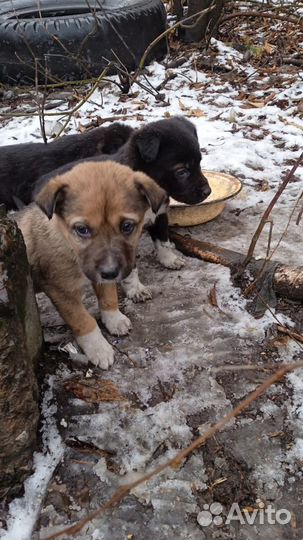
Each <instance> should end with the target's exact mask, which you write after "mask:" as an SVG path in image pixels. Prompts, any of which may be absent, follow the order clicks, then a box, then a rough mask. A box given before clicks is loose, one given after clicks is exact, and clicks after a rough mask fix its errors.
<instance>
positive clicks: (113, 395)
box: [64, 379, 124, 403]
mask: <svg viewBox="0 0 303 540" xmlns="http://www.w3.org/2000/svg"><path fill="white" fill-rule="evenodd" d="M64 388H65V390H67V391H68V392H71V394H73V395H74V396H75V397H76V398H78V399H83V401H86V402H87V403H100V402H101V401H122V400H123V399H124V398H123V396H122V395H121V394H120V392H119V390H118V389H117V388H116V386H115V385H114V383H113V382H111V381H109V380H107V379H70V380H69V381H66V382H65V383H64Z"/></svg>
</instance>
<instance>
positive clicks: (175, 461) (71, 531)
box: [39, 362, 303, 540]
mask: <svg viewBox="0 0 303 540" xmlns="http://www.w3.org/2000/svg"><path fill="white" fill-rule="evenodd" d="M302 366H303V362H296V363H294V364H287V365H285V364H284V365H282V366H280V369H278V370H277V371H276V372H275V373H274V374H273V375H271V376H270V377H268V378H267V379H265V381H264V382H263V383H262V384H260V385H259V386H258V387H257V388H256V389H255V390H254V391H253V392H252V393H251V394H249V395H248V396H246V398H244V399H243V400H242V401H240V403H239V404H238V405H237V406H236V407H235V408H234V409H232V410H231V411H229V412H228V413H227V414H226V415H225V416H223V418H221V419H220V420H219V421H218V422H217V423H216V424H214V425H213V426H212V427H210V428H209V429H208V430H207V431H206V432H205V433H204V435H201V436H200V437H198V438H197V439H195V440H194V441H193V442H192V443H191V444H190V445H189V446H187V447H186V448H184V450H181V451H180V452H178V453H177V454H176V455H175V457H173V458H171V459H169V460H168V461H166V462H165V463H162V464H161V465H158V466H157V467H155V468H154V469H153V470H152V471H150V472H148V473H146V474H143V475H142V476H140V477H139V478H138V479H137V480H134V481H133V482H130V483H129V484H125V485H124V486H123V485H122V486H121V487H120V488H119V489H118V490H117V491H116V492H115V493H114V494H113V496H112V497H111V498H110V499H109V500H108V501H107V502H106V503H105V504H104V505H103V506H100V507H99V508H97V509H96V510H94V511H93V512H91V513H90V514H88V515H87V516H86V517H84V518H83V519H80V520H79V521H78V522H77V523H74V524H73V525H71V526H69V527H65V528H64V529H61V531H57V532H55V533H53V534H50V535H49V536H46V537H44V538H43V536H41V535H39V538H40V539H41V540H42V538H43V540H54V539H55V538H59V537H60V536H62V535H64V536H73V535H75V534H77V533H78V532H79V531H81V529H82V528H83V527H84V525H87V524H88V523H89V522H90V521H92V520H93V519H95V518H97V517H99V516H101V515H102V514H103V513H104V512H105V511H106V510H109V509H110V508H113V507H114V506H116V505H117V504H118V503H119V502H120V501H121V500H122V499H123V498H124V497H125V496H126V495H128V494H129V493H130V492H131V491H132V490H133V489H135V488H136V487H137V486H139V485H141V484H143V483H145V482H147V481H148V480H150V479H151V478H153V477H154V476H156V475H158V474H160V473H162V472H163V471H164V470H166V469H168V468H170V467H174V468H175V467H178V466H180V464H181V462H182V461H183V459H184V458H186V457H187V456H188V455H190V454H191V453H192V452H193V451H194V450H195V449H196V448H199V447H200V446H201V445H202V444H205V443H206V441H207V440H208V439H210V438H211V437H213V436H214V435H215V434H216V433H218V432H219V431H221V430H222V429H223V428H224V427H225V426H226V425H227V424H228V423H229V422H230V421H231V420H232V419H233V418H235V417H237V416H238V415H239V414H240V413H242V412H243V411H244V410H245V409H247V407H249V405H251V403H253V402H254V401H255V400H256V399H258V398H259V397H260V396H262V395H263V394H264V393H265V392H266V391H267V390H268V388H269V387H270V386H271V385H273V384H275V383H277V382H278V381H280V380H281V379H282V378H283V377H284V376H285V375H286V374H287V373H290V372H291V371H293V370H294V369H297V368H300V367H302Z"/></svg>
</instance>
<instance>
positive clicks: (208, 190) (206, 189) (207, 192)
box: [202, 184, 211, 199]
mask: <svg viewBox="0 0 303 540" xmlns="http://www.w3.org/2000/svg"><path fill="white" fill-rule="evenodd" d="M202 193H203V195H204V197H205V199H206V198H207V197H208V196H209V195H210V194H211V188H210V186H209V185H208V184H206V185H205V186H204V187H203V189H202Z"/></svg>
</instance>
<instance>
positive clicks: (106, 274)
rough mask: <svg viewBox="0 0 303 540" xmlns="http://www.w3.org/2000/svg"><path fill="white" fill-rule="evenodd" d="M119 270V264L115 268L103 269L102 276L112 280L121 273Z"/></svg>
mask: <svg viewBox="0 0 303 540" xmlns="http://www.w3.org/2000/svg"><path fill="white" fill-rule="evenodd" d="M119 271H120V269H119V267H118V266H116V267H115V268H111V269H109V270H106V271H104V270H103V271H102V272H101V277H102V279H108V280H112V279H115V278H116V277H117V276H118V275H119Z"/></svg>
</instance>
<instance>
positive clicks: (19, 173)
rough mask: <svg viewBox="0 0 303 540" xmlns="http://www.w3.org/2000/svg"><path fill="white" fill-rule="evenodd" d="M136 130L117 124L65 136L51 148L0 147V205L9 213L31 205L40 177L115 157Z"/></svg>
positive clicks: (52, 144) (24, 145) (30, 144)
mask: <svg viewBox="0 0 303 540" xmlns="http://www.w3.org/2000/svg"><path fill="white" fill-rule="evenodd" d="M132 131H133V129H132V128H131V127H129V126H126V125H124V124H119V123H118V122H116V123H114V124H111V125H110V126H108V127H99V128H96V129H93V130H91V131H87V132H86V133H82V134H76V135H65V136H64V137H62V138H59V139H57V140H55V141H53V142H50V143H49V144H44V143H25V144H13V145H11V146H2V147H0V204H1V203H4V204H5V206H6V207H7V209H8V210H10V209H13V208H16V207H17V206H18V199H20V200H21V202H22V203H24V204H29V203H30V202H31V201H32V192H33V190H34V187H35V184H36V182H37V180H38V178H39V177H41V176H42V175H44V174H46V173H48V172H50V171H53V170H54V169H56V168H57V167H60V166H61V165H64V164H65V163H70V162H71V161H75V160H76V159H83V158H88V157H90V156H95V155H97V154H101V153H106V154H113V153H115V152H116V151H117V150H118V149H119V148H120V146H122V145H123V144H124V143H125V142H126V141H127V139H128V138H129V136H130V134H131V133H132Z"/></svg>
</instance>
